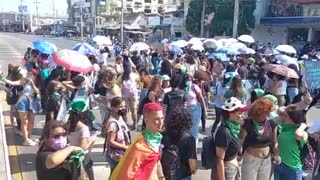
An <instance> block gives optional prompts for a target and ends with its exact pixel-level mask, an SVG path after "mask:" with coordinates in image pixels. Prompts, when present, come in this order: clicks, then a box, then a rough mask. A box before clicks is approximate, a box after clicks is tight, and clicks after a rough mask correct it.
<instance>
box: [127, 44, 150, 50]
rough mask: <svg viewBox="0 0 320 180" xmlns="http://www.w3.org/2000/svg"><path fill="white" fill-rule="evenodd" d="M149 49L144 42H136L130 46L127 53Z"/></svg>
mask: <svg viewBox="0 0 320 180" xmlns="http://www.w3.org/2000/svg"><path fill="white" fill-rule="evenodd" d="M148 49H150V46H149V45H147V44H146V43H144V42H137V43H134V44H132V45H131V47H130V49H129V51H130V52H132V51H144V50H148Z"/></svg>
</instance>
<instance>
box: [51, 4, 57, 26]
mask: <svg viewBox="0 0 320 180" xmlns="http://www.w3.org/2000/svg"><path fill="white" fill-rule="evenodd" d="M52 18H53V30H54V31H56V22H55V20H56V18H55V9H54V0H52Z"/></svg>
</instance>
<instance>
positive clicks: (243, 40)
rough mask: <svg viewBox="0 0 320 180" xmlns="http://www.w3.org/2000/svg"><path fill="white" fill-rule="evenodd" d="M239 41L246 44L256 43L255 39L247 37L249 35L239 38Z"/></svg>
mask: <svg viewBox="0 0 320 180" xmlns="http://www.w3.org/2000/svg"><path fill="white" fill-rule="evenodd" d="M238 40H239V41H242V42H245V43H250V44H251V43H254V42H255V41H254V38H253V37H252V36H250V35H247V34H243V35H241V36H239V37H238Z"/></svg>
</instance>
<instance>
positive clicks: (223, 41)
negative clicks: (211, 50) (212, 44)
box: [218, 39, 227, 46]
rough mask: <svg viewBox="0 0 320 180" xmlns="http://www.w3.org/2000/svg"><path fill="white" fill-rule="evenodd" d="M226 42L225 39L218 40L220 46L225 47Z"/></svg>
mask: <svg viewBox="0 0 320 180" xmlns="http://www.w3.org/2000/svg"><path fill="white" fill-rule="evenodd" d="M226 42H227V39H219V40H218V43H220V44H221V45H222V46H225V45H226Z"/></svg>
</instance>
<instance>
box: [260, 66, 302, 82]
mask: <svg viewBox="0 0 320 180" xmlns="http://www.w3.org/2000/svg"><path fill="white" fill-rule="evenodd" d="M263 67H264V68H265V69H266V70H268V71H271V72H273V73H275V74H279V75H282V76H285V77H289V78H295V79H299V75H298V74H297V72H296V71H295V70H293V69H291V68H288V67H287V66H284V65H279V64H266V65H265V66H263Z"/></svg>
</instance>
